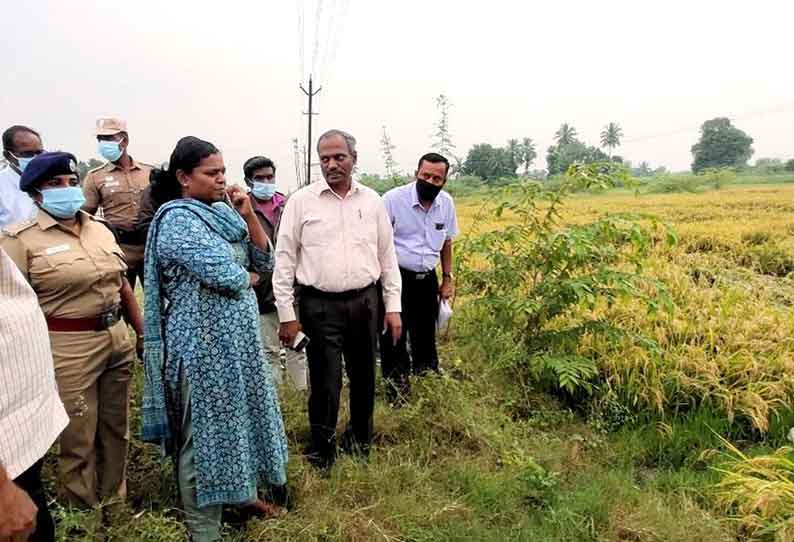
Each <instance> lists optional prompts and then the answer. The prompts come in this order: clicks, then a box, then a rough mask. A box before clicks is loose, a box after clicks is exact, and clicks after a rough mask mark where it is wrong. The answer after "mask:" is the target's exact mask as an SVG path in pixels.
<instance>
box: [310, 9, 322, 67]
mask: <svg viewBox="0 0 794 542" xmlns="http://www.w3.org/2000/svg"><path fill="white" fill-rule="evenodd" d="M322 18H323V0H317V11H316V12H315V18H314V52H313V53H312V68H311V72H310V73H309V75H310V76H311V75H314V74H315V73H317V72H316V70H317V52H318V51H319V49H320V22H321V21H322Z"/></svg>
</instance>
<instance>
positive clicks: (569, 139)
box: [554, 122, 578, 145]
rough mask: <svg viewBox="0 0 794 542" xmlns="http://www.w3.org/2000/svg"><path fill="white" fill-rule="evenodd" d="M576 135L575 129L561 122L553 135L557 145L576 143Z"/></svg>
mask: <svg viewBox="0 0 794 542" xmlns="http://www.w3.org/2000/svg"><path fill="white" fill-rule="evenodd" d="M577 135H578V134H577V133H576V128H574V127H573V126H571V125H570V124H568V123H567V122H563V123H562V125H561V126H560V129H559V130H557V132H556V133H555V134H554V139H555V140H556V141H557V145H570V144H571V143H573V142H574V141H576V136H577Z"/></svg>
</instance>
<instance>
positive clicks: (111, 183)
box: [105, 181, 119, 187]
mask: <svg viewBox="0 0 794 542" xmlns="http://www.w3.org/2000/svg"><path fill="white" fill-rule="evenodd" d="M118 185H119V182H118V181H105V186H107V187H110V186H118Z"/></svg>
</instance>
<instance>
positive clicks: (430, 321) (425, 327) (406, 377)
mask: <svg viewBox="0 0 794 542" xmlns="http://www.w3.org/2000/svg"><path fill="white" fill-rule="evenodd" d="M400 275H401V277H402V283H403V289H402V308H403V312H402V324H403V334H402V336H401V337H400V340H399V341H398V342H397V345H396V346H394V345H393V344H392V340H391V336H389V335H388V334H386V335H381V337H380V362H381V369H382V371H383V377H384V379H385V380H386V393H387V398H388V400H389V401H394V400H396V399H397V398H399V396H400V395H401V394H402V395H405V394H407V393H408V391H409V389H410V375H411V372H413V373H414V374H421V373H423V372H426V371H429V370H433V371H438V351H437V350H436V320H437V319H438V276H436V273H435V271H430V272H428V273H414V272H413V271H409V270H407V269H403V268H400ZM408 341H410V344H411V353H410V354H409V353H408V346H407V342H408Z"/></svg>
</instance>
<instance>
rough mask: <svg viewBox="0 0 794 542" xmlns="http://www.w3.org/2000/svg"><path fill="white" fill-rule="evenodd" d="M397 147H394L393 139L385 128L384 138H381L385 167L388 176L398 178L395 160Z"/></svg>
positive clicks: (381, 150)
mask: <svg viewBox="0 0 794 542" xmlns="http://www.w3.org/2000/svg"><path fill="white" fill-rule="evenodd" d="M396 148H397V147H396V146H394V144H392V142H391V137H389V134H388V133H386V127H385V126H384V127H383V137H381V138H380V152H381V154H382V155H383V165H384V167H385V168H386V176H387V177H389V178H391V177H396V176H397V162H396V161H395V160H394V153H393V152H392V151H394V149H396Z"/></svg>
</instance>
